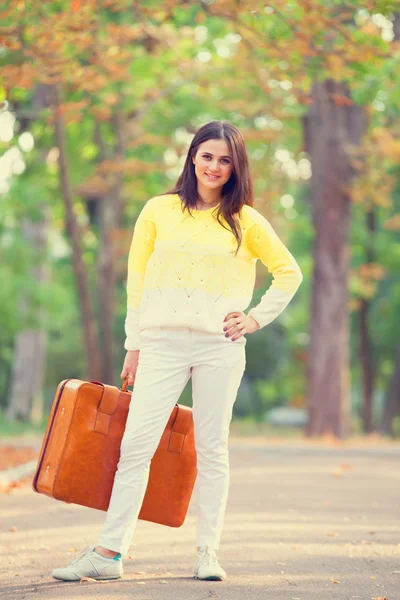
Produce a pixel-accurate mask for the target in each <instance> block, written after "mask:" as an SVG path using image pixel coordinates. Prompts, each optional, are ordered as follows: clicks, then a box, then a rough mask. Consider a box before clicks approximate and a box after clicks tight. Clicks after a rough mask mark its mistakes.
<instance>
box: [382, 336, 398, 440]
mask: <svg viewBox="0 0 400 600" xmlns="http://www.w3.org/2000/svg"><path fill="white" fill-rule="evenodd" d="M399 416H400V346H398V348H397V354H396V360H395V363H394V370H393V375H392V377H391V379H390V384H389V387H388V390H387V393H386V397H385V403H384V411H383V419H382V433H384V434H385V435H393V419H394V418H395V417H399Z"/></svg>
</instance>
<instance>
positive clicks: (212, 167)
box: [208, 160, 218, 172]
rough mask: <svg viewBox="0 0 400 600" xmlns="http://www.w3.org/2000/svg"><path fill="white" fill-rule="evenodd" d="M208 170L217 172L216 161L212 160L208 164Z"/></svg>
mask: <svg viewBox="0 0 400 600" xmlns="http://www.w3.org/2000/svg"><path fill="white" fill-rule="evenodd" d="M208 168H209V170H210V171H213V172H214V171H218V161H217V160H213V161H212V162H210V163H209V167H208Z"/></svg>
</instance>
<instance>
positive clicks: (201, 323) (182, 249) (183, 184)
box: [52, 121, 302, 581]
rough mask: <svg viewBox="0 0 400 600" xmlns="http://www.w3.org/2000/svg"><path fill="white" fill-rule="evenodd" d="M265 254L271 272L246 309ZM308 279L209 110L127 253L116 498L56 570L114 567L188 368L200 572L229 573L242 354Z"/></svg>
mask: <svg viewBox="0 0 400 600" xmlns="http://www.w3.org/2000/svg"><path fill="white" fill-rule="evenodd" d="M257 259H260V260H261V261H262V262H263V263H264V264H265V265H266V267H267V268H268V269H269V271H270V272H271V273H272V275H273V282H272V284H271V286H270V287H269V289H268V290H267V291H266V292H265V293H264V295H263V297H262V298H261V301H260V303H259V304H258V306H256V307H254V308H253V309H251V310H250V311H249V313H248V314H247V315H246V314H245V313H244V312H243V311H244V310H245V309H246V308H247V306H248V305H249V303H250V301H251V299H252V294H253V289H254V281H255V267H256V262H257ZM301 281H302V274H301V272H300V269H299V266H298V265H297V263H296V261H295V259H294V258H293V256H292V255H291V254H290V252H289V251H288V250H287V248H286V247H285V246H284V244H283V243H282V242H281V241H280V239H279V238H278V236H277V235H276V233H275V232H274V230H273V229H272V227H271V225H270V224H269V222H268V221H267V220H266V219H265V218H264V217H263V216H262V215H261V214H260V213H259V212H257V211H256V210H255V209H254V208H253V191H252V183H251V179H250V173H249V166H248V158H247V152H246V148H245V144H244V140H243V137H242V135H241V133H240V132H239V130H238V129H237V128H236V127H235V126H234V125H231V124H230V123H226V122H221V121H212V122H211V123H208V124H206V125H204V126H203V127H201V128H200V129H199V130H198V131H197V133H196V135H195V136H194V138H193V141H192V143H191V145H190V147H189V151H188V154H187V158H186V162H185V166H184V168H183V172H182V174H181V176H180V177H179V179H178V181H177V183H176V185H175V187H174V188H173V189H172V190H171V191H170V192H168V193H167V194H164V195H161V196H156V197H155V198H152V199H150V200H148V202H147V203H146V204H145V206H144V207H143V209H142V211H141V213H140V214H139V217H138V219H137V221H136V224H135V228H134V233H133V239H132V244H131V249H130V253H129V260H128V281H127V294H128V309H127V317H126V321H125V330H126V341H125V349H126V350H127V353H126V358H125V362H124V366H123V369H122V373H121V377H122V378H125V377H126V376H128V377H129V382H130V384H133V383H134V384H135V386H134V389H133V392H132V398H131V403H130V409H129V414H128V419H127V423H126V428H125V433H124V436H123V439H122V444H121V454H120V460H119V463H118V469H117V472H116V476H115V481H114V485H113V490H112V495H111V500H110V505H109V508H108V511H107V515H106V519H105V523H104V526H103V530H102V532H101V535H100V537H99V540H98V545H97V546H90V547H89V548H88V549H86V550H85V551H84V552H83V554H81V555H80V556H78V558H77V559H75V560H74V561H73V562H72V563H71V564H70V565H69V566H67V567H66V568H60V569H55V570H54V571H53V572H52V576H53V577H55V578H56V579H63V580H69V581H71V580H79V579H81V578H82V577H85V576H89V577H93V578H96V579H116V578H119V577H121V576H122V574H123V568H122V560H121V555H125V554H126V553H127V552H128V548H129V545H130V542H131V539H132V536H133V532H134V529H135V526H136V522H137V518H138V514H139V511H140V508H141V504H142V501H143V497H144V494H145V491H146V486H147V481H148V475H149V465H150V461H151V459H152V457H153V454H154V452H155V451H156V449H157V446H158V443H159V441H160V438H161V435H162V432H163V431H164V428H165V426H166V424H167V421H168V418H169V416H170V414H171V411H172V409H173V407H174V405H175V403H176V402H177V401H178V399H179V397H180V394H181V393H182V391H183V389H184V388H185V386H186V384H187V382H188V380H189V378H190V377H192V389H193V420H194V432H195V444H196V454H197V479H196V484H195V490H194V494H195V498H196V510H197V556H196V558H195V564H194V573H193V574H194V577H196V578H198V579H208V580H222V579H225V578H226V573H225V571H224V570H223V569H222V568H221V567H220V565H219V563H218V560H217V556H216V550H217V549H218V547H219V541H220V536H221V531H222V525H223V519H224V513H225V506H226V502H227V495H228V485H229V463H228V433H229V425H230V421H231V417H232V408H233V404H234V402H235V399H236V394H237V390H238V388H239V385H240V382H241V379H242V376H243V372H244V369H245V364H246V356H245V345H246V342H247V340H246V338H245V335H246V334H249V333H253V332H255V331H257V330H258V329H260V328H261V327H265V326H266V325H268V324H269V323H271V321H273V320H274V319H275V318H276V317H277V316H278V315H279V314H280V313H281V312H282V311H283V310H284V308H285V307H286V306H287V304H288V303H289V301H290V300H291V298H292V297H293V296H294V294H295V292H296V290H297V288H298V287H299V285H300V283H301Z"/></svg>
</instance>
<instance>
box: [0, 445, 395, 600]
mask: <svg viewBox="0 0 400 600" xmlns="http://www.w3.org/2000/svg"><path fill="white" fill-rule="evenodd" d="M230 447H231V488H230V497H229V502H228V508H227V513H226V519H225V528H224V534H223V540H222V542H223V543H222V545H221V549H220V551H219V558H220V562H221V564H222V565H223V566H224V568H225V569H226V570H227V572H228V575H229V580H228V581H226V582H200V581H196V580H193V579H192V577H191V566H192V561H193V556H194V540H195V519H194V507H193V505H191V507H190V510H189V513H188V516H187V519H186V522H185V524H184V525H183V527H181V528H179V529H170V528H167V527H162V526H159V525H155V524H153V523H146V522H139V525H138V528H137V531H136V535H135V541H134V544H133V545H132V547H131V553H130V555H129V558H126V560H125V562H124V567H125V576H124V579H122V580H120V581H114V582H106V583H98V582H96V583H69V582H67V583H63V582H57V581H55V580H53V579H52V578H51V577H50V576H49V572H50V571H51V570H52V569H53V568H54V567H56V566H63V565H65V564H66V563H67V562H69V561H70V560H71V559H72V558H73V556H75V555H76V552H78V551H80V550H81V549H82V548H83V547H84V546H85V545H86V544H88V543H92V542H93V543H94V542H95V541H96V536H97V534H98V532H99V530H100V527H101V524H102V521H103V518H104V513H101V512H99V511H94V510H90V509H87V508H84V507H79V506H75V505H67V504H63V503H61V502H58V501H55V500H53V499H50V498H47V497H45V496H43V495H39V494H36V493H34V492H33V491H31V489H30V487H29V486H25V487H22V488H17V489H15V490H13V491H12V493H11V494H9V495H7V494H3V495H0V515H1V516H0V556H1V564H0V598H1V599H7V600H8V599H10V600H11V599H13V600H14V599H18V600H23V599H24V600H31V599H33V598H35V599H39V598H40V600H42V599H43V600H46V599H49V600H50V599H51V600H59V599H60V600H61V599H68V600H70V599H72V598H80V599H85V600H87V599H89V598H107V599H108V600H114V599H115V600H117V599H118V600H120V599H121V600H122V599H125V598H126V599H128V598H129V599H132V600H206V599H207V598H220V599H221V600H246V599H252V600H253V599H254V600H258V599H260V600H261V599H269V598H270V599H271V600H336V599H337V600H339V599H340V600H347V599H348V600H352V599H360V600H370V599H372V598H379V599H380V600H381V599H387V600H400V448H399V446H398V445H397V446H390V445H379V446H376V447H366V446H363V447H357V446H353V447H348V446H339V447H326V446H323V445H321V444H310V443H306V442H302V441H296V442H285V443H279V442H270V443H269V442H262V441H257V440H255V441H254V440H253V441H252V440H246V439H243V438H242V439H236V438H235V439H232V440H231V445H230Z"/></svg>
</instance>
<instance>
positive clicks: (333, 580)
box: [331, 579, 340, 583]
mask: <svg viewBox="0 0 400 600" xmlns="http://www.w3.org/2000/svg"><path fill="white" fill-rule="evenodd" d="M331 583H340V581H336V579H331Z"/></svg>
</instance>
